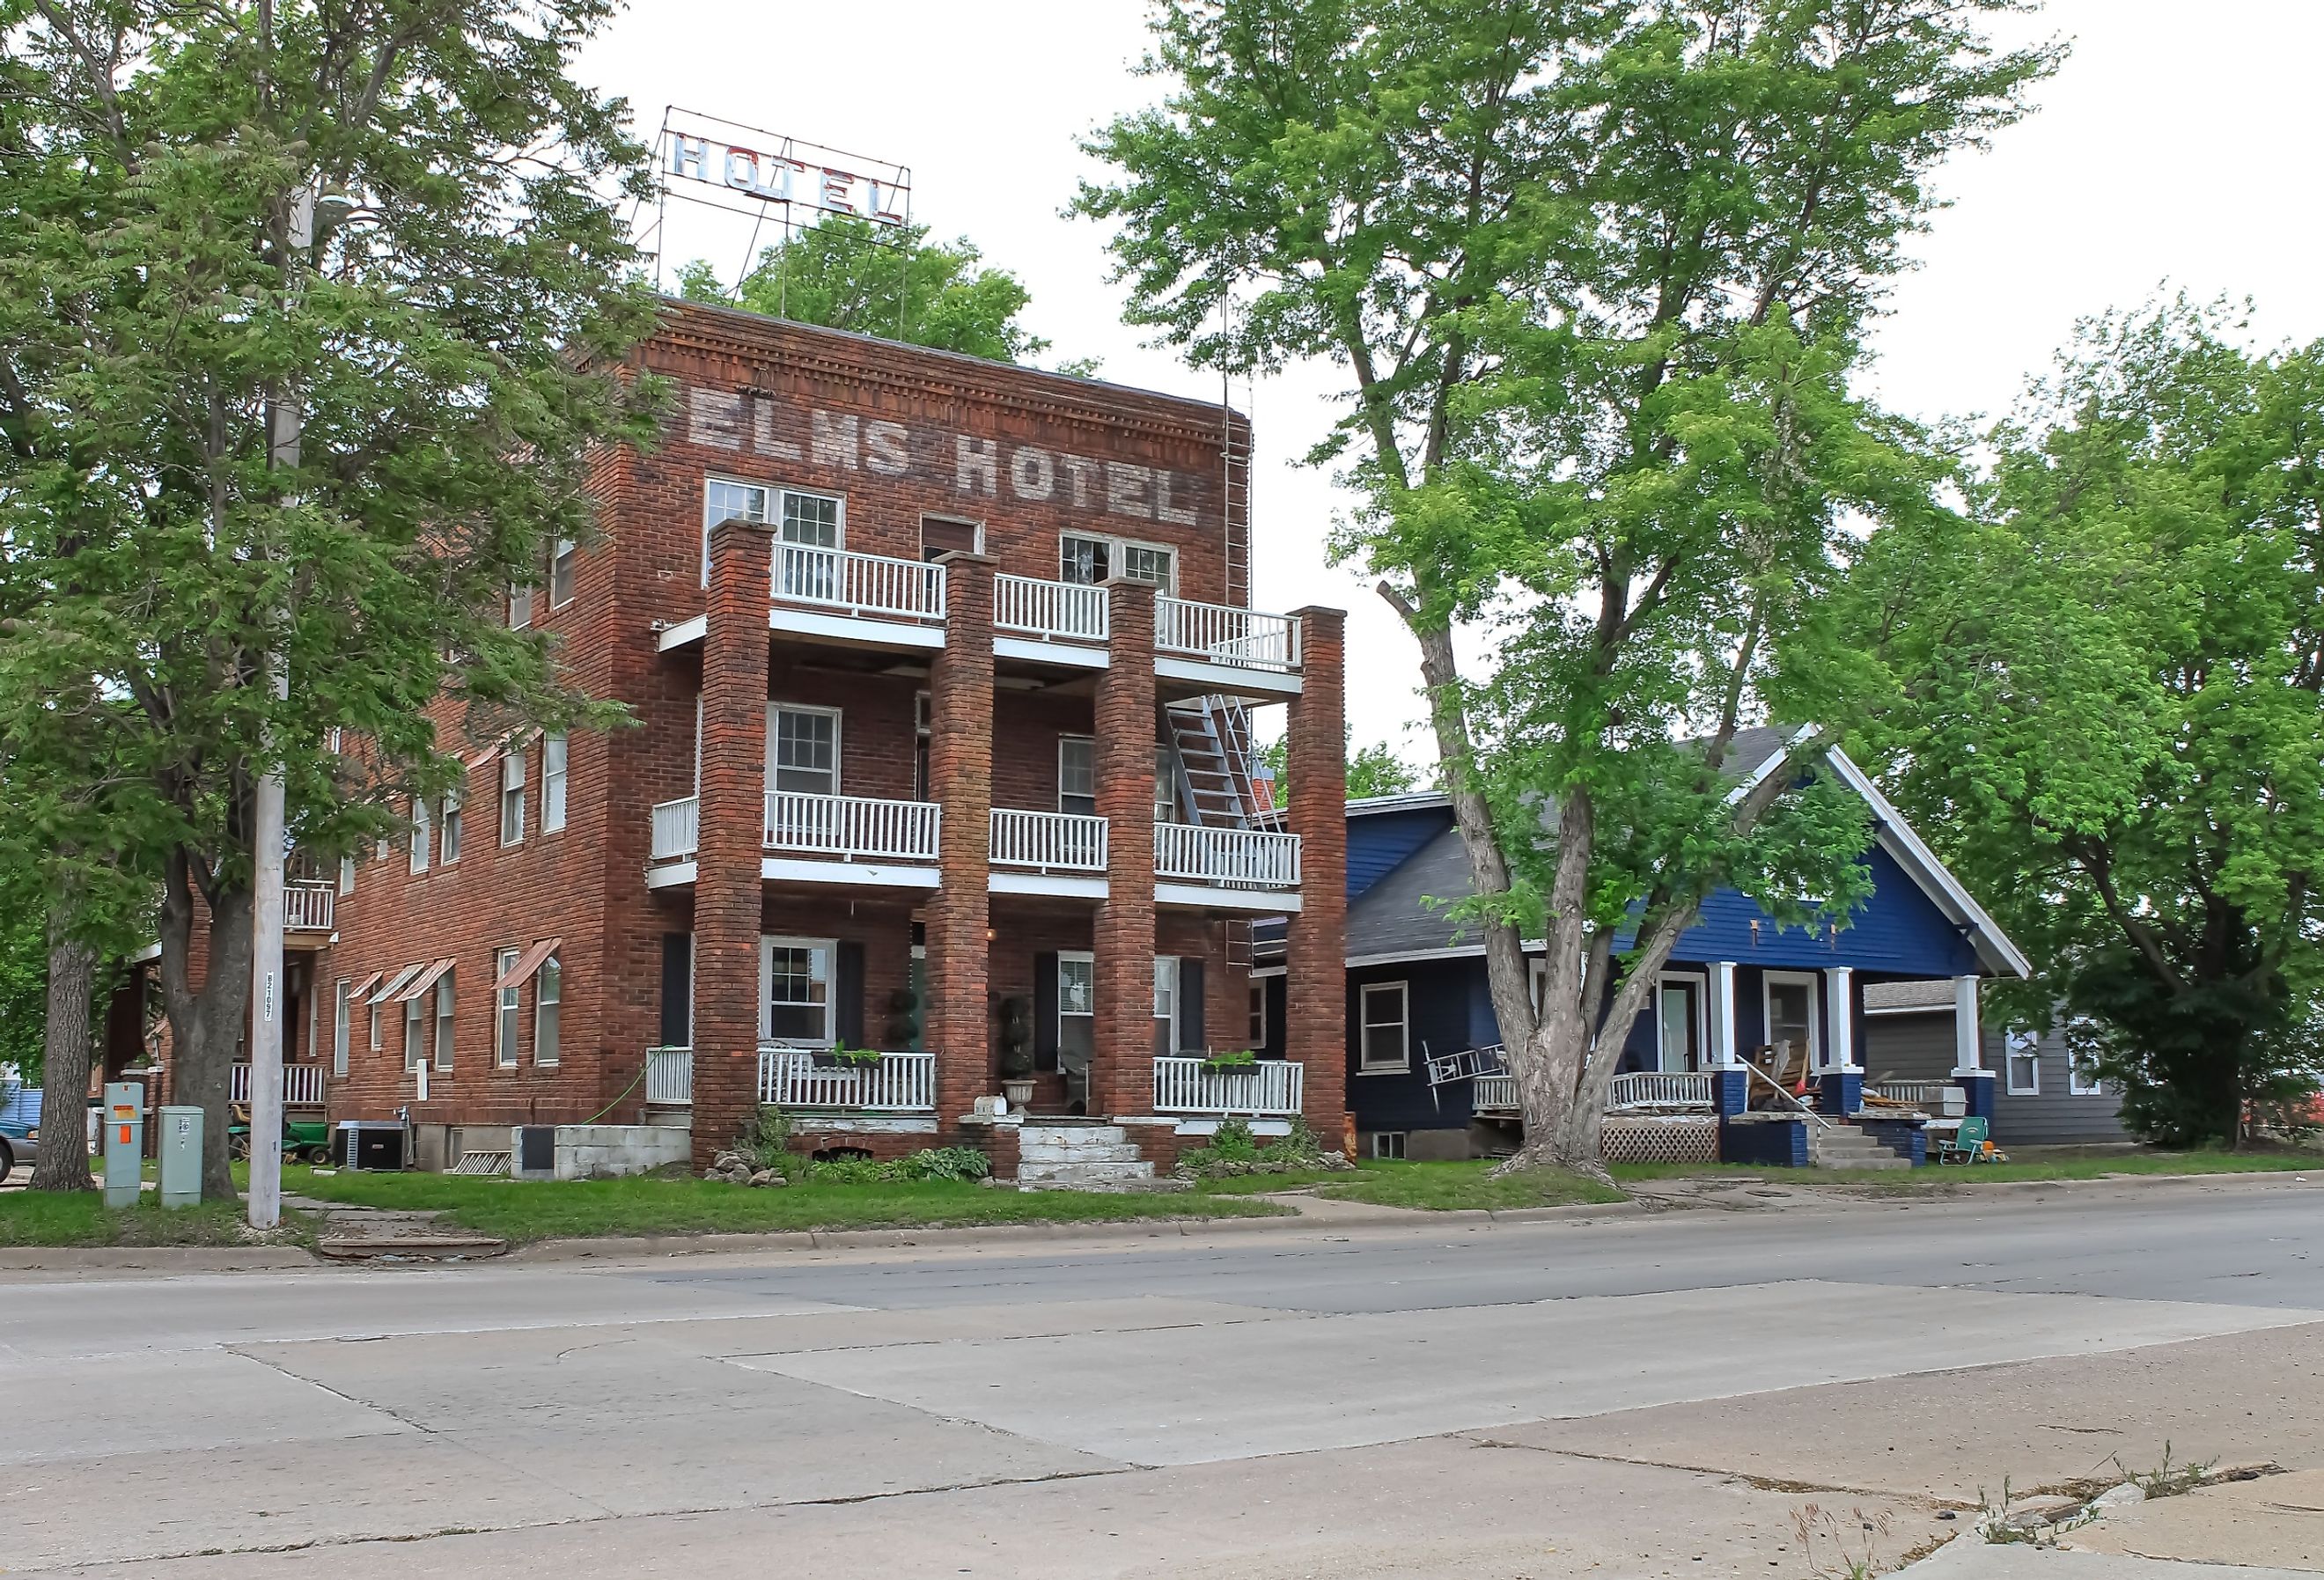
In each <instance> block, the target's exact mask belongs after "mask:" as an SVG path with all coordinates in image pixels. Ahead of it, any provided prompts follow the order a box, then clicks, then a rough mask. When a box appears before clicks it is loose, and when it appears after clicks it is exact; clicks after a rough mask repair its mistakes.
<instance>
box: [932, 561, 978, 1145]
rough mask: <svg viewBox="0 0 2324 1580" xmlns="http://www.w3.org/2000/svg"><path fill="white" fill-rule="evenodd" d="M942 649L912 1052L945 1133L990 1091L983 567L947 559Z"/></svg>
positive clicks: (935, 679)
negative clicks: (932, 826) (920, 1012)
mask: <svg viewBox="0 0 2324 1580" xmlns="http://www.w3.org/2000/svg"><path fill="white" fill-rule="evenodd" d="M943 564H944V568H945V647H944V651H943V652H941V653H940V654H938V655H937V657H936V664H935V666H934V668H933V669H932V670H931V671H930V673H929V677H928V799H930V800H933V801H935V802H936V803H937V804H938V805H939V806H941V807H943V808H944V815H943V816H944V821H943V824H942V827H941V833H940V836H939V843H938V845H937V855H936V859H937V863H938V864H939V865H940V866H941V867H942V869H943V873H944V876H943V879H942V882H940V883H939V884H938V886H937V889H936V892H935V893H934V894H933V895H931V896H929V898H928V902H927V910H925V912H923V914H924V915H925V916H926V918H927V984H928V1002H927V1005H926V1006H925V1013H926V1016H927V1019H926V1021H925V1025H926V1028H927V1030H926V1034H925V1035H924V1037H923V1038H922V1039H921V1041H922V1046H924V1047H926V1048H927V1049H928V1050H929V1051H930V1052H931V1053H934V1054H935V1055H936V1119H937V1123H939V1124H943V1125H945V1126H950V1125H951V1124H953V1123H954V1122H955V1121H957V1120H958V1119H959V1117H960V1116H961V1115H962V1114H964V1113H967V1112H968V1111H969V1109H970V1107H971V1106H972V1105H973V1104H974V1102H975V1100H976V1099H977V1097H979V1096H980V1095H983V1094H984V1093H987V1092H990V1091H991V1090H993V1089H994V1088H993V1086H992V1083H991V1074H992V1072H991V1036H990V1034H989V1032H988V1030H987V1014H988V1012H987V1008H986V1003H987V988H986V981H987V962H988V960H989V958H990V954H991V951H990V947H989V946H988V945H987V944H986V942H985V938H984V935H985V931H986V929H987V928H988V927H989V926H990V924H991V913H992V905H991V894H990V893H989V892H988V890H987V881H986V874H987V873H988V872H989V871H990V869H991V855H992V851H991V811H992V561H991V559H989V558H987V557H985V556H983V555H981V554H947V555H945V557H944V559H943Z"/></svg>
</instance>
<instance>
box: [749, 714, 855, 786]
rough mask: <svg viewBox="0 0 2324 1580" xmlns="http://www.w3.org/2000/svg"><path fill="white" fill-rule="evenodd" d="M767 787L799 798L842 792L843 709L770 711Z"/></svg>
mask: <svg viewBox="0 0 2324 1580" xmlns="http://www.w3.org/2000/svg"><path fill="white" fill-rule="evenodd" d="M768 712H769V715H770V719H769V725H770V727H769V729H768V732H767V733H768V742H767V788H768V789H769V790H783V791H788V792H791V793H794V794H798V795H809V796H835V795H837V794H838V793H839V710H838V709H837V708H835V707H770V708H769V709H768Z"/></svg>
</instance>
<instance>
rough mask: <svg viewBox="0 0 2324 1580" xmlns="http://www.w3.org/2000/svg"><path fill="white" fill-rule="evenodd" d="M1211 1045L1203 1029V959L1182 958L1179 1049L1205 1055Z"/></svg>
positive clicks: (1189, 956)
mask: <svg viewBox="0 0 2324 1580" xmlns="http://www.w3.org/2000/svg"><path fill="white" fill-rule="evenodd" d="M1210 1046H1211V1039H1210V1038H1209V1036H1208V1035H1207V1034H1206V1033H1205V1032H1204V1030H1203V958H1202V956H1199V955H1182V956H1179V957H1178V1049H1179V1051H1180V1052H1182V1053H1202V1052H1203V1051H1205V1050H1206V1049H1209V1047H1210Z"/></svg>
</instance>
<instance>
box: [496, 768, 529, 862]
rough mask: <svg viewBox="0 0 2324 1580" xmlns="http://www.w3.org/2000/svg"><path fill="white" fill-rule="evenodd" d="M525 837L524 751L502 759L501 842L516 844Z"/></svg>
mask: <svg viewBox="0 0 2324 1580" xmlns="http://www.w3.org/2000/svg"><path fill="white" fill-rule="evenodd" d="M523 838H524V753H522V752H511V753H509V754H508V755H507V756H505V757H503V758H502V759H501V843H502V844H503V845H515V844H518V843H519V842H521V840H522V839H523Z"/></svg>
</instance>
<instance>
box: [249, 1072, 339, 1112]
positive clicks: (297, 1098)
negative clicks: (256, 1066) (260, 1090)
mask: <svg viewBox="0 0 2324 1580" xmlns="http://www.w3.org/2000/svg"><path fill="white" fill-rule="evenodd" d="M226 1100H227V1101H228V1102H230V1103H247V1102H249V1101H250V1067H249V1066H248V1065H246V1064H238V1065H236V1066H235V1067H234V1078H233V1079H232V1081H231V1082H230V1083H228V1086H227V1098H226ZM282 1102H283V1105H284V1106H285V1107H289V1108H320V1107H321V1106H322V1105H323V1067H322V1066H321V1065H318V1064H287V1065H284V1066H283V1067H282Z"/></svg>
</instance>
